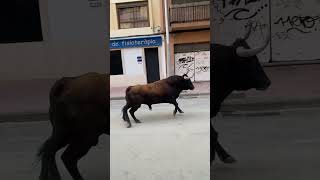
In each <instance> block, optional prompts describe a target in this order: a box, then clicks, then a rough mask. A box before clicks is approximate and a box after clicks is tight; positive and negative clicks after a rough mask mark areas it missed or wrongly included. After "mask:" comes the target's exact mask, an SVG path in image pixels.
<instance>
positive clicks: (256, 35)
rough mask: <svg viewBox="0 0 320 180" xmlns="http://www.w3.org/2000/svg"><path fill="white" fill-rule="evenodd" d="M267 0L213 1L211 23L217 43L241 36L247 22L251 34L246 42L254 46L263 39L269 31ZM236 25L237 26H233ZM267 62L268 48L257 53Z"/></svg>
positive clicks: (228, 42) (224, 42)
mask: <svg viewBox="0 0 320 180" xmlns="http://www.w3.org/2000/svg"><path fill="white" fill-rule="evenodd" d="M269 9H270V8H269V0H218V1H214V3H213V11H214V12H213V13H214V16H213V24H214V26H216V27H218V28H216V29H215V30H214V34H215V36H216V37H217V38H216V41H217V43H222V44H231V43H233V42H234V40H235V39H236V38H239V37H242V36H243V35H244V32H245V30H246V29H247V24H248V23H249V22H250V23H251V25H252V26H251V34H250V37H249V39H248V41H247V42H248V44H249V46H251V47H255V46H257V45H260V44H261V41H262V40H264V39H265V34H266V33H267V31H269V27H270V26H269V19H268V12H269ZM235 27H237V28H235ZM258 57H259V59H260V60H261V61H263V62H267V61H268V59H269V53H268V48H267V49H266V50H264V51H263V52H262V53H260V54H259V55H258Z"/></svg>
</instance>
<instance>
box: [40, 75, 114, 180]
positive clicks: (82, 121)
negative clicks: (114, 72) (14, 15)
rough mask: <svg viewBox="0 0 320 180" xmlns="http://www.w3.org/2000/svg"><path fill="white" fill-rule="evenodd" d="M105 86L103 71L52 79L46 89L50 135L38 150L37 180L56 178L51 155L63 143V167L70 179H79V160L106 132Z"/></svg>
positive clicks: (106, 96) (106, 80)
mask: <svg viewBox="0 0 320 180" xmlns="http://www.w3.org/2000/svg"><path fill="white" fill-rule="evenodd" d="M109 89H110V88H109V75H107V74H99V73H87V74H84V75H81V76H77V77H64V78H61V79H60V80H58V81H56V83H55V84H54V85H53V87H52V88H51V91H50V109H49V115H50V121H51V124H52V129H53V130H52V134H51V136H50V137H49V139H48V140H46V141H45V143H44V144H43V145H42V147H41V148H40V150H39V153H38V156H39V158H40V159H41V162H42V166H41V173H40V180H49V179H50V180H51V179H60V175H59V172H58V169H57V166H56V161H55V154H56V152H57V151H58V150H60V149H61V148H63V147H65V146H67V148H66V150H65V151H64V153H63V155H62V157H61V158H62V160H63V162H64V165H65V167H66V168H67V170H68V171H69V173H70V174H71V176H72V177H73V179H74V180H81V179H82V177H81V175H80V173H79V170H78V168H77V163H78V161H79V159H80V158H82V157H83V156H84V155H86V154H87V152H88V151H89V150H90V148H91V147H92V146H95V145H96V144H97V143H98V139H99V136H100V135H102V134H109V132H110V130H109V118H110V117H109V114H110V106H109V104H110V103H109V96H110V95H109V94H110V90H109Z"/></svg>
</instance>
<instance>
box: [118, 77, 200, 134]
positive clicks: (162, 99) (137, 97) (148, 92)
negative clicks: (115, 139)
mask: <svg viewBox="0 0 320 180" xmlns="http://www.w3.org/2000/svg"><path fill="white" fill-rule="evenodd" d="M189 89H190V90H193V89H194V86H193V84H192V82H191V80H190V78H188V77H187V75H186V74H185V75H183V76H177V75H175V76H170V77H168V78H166V79H162V80H159V81H156V82H153V83H149V84H145V85H136V86H129V87H128V88H127V89H126V105H125V106H124V107H123V120H124V121H125V122H127V127H128V128H129V127H131V122H130V119H129V116H128V114H127V111H128V110H129V109H130V110H129V112H130V114H131V116H132V118H133V119H134V121H135V122H136V123H140V122H141V121H140V120H138V119H137V118H136V117H135V115H134V113H135V112H136V111H137V110H138V109H139V108H140V107H141V104H146V105H148V106H149V108H150V110H151V109H152V108H151V105H152V104H159V103H169V104H173V105H174V106H175V109H174V112H173V114H174V115H175V114H176V113H177V111H179V112H180V113H183V111H182V110H181V109H180V108H179V106H178V103H177V101H176V99H177V98H178V97H179V95H180V93H181V92H182V91H183V90H189Z"/></svg>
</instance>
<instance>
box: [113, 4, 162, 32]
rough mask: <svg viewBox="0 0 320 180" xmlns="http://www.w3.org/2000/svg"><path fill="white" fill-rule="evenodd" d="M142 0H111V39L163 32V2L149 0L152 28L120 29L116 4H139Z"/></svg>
mask: <svg viewBox="0 0 320 180" xmlns="http://www.w3.org/2000/svg"><path fill="white" fill-rule="evenodd" d="M137 1H142V0H110V37H111V38H112V37H125V36H137V35H149V34H158V33H161V32H163V30H164V27H163V24H164V22H163V16H162V15H163V13H162V11H163V8H162V7H163V5H162V0H161V1H160V0H156V1H154V0H148V5H149V18H150V27H143V28H130V29H119V28H118V17H117V9H116V3H125V2H137Z"/></svg>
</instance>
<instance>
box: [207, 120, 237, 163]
mask: <svg viewBox="0 0 320 180" xmlns="http://www.w3.org/2000/svg"><path fill="white" fill-rule="evenodd" d="M210 132H211V133H210V146H211V148H210V149H211V153H210V163H212V161H214V160H215V153H217V155H218V157H219V159H220V160H221V161H222V162H224V163H228V164H231V163H235V162H236V159H235V158H234V157H232V156H231V155H230V154H229V153H228V152H227V151H226V150H225V149H224V148H223V147H222V145H221V144H220V143H219V140H218V133H217V131H216V130H215V129H214V127H213V125H212V123H210Z"/></svg>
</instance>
